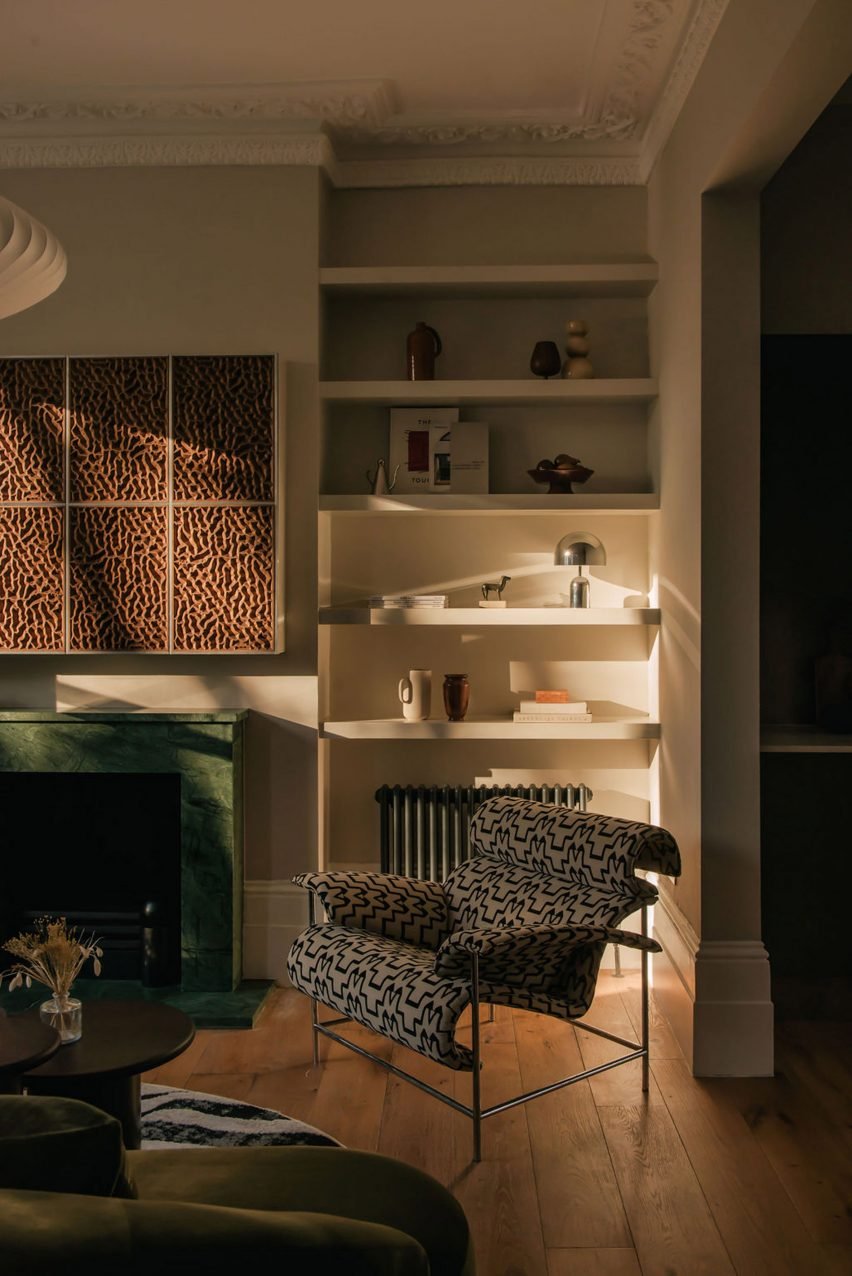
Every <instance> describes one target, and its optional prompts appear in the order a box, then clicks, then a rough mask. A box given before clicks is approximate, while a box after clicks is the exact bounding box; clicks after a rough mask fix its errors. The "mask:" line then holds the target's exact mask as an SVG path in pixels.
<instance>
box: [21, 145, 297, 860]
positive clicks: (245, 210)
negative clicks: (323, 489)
mask: <svg viewBox="0 0 852 1276" xmlns="http://www.w3.org/2000/svg"><path fill="white" fill-rule="evenodd" d="M319 183H320V178H319V175H318V173H317V172H316V170H313V169H294V168H290V169H272V168H263V169H247V168H233V169H231V168H194V169H183V170H181V169H175V168H170V169H102V170H95V169H91V170H83V171H63V170H52V171H42V172H39V171H32V172H29V171H28V172H7V173H4V175H3V192H4V194H5V195H6V196H7V197H8V198H10V199H12V200H14V201H15V202H16V203H19V204H21V205H22V206H23V207H24V208H26V209H28V210H29V211H31V212H32V213H33V214H34V215H35V216H36V217H38V218H40V219H41V220H43V221H44V222H45V223H46V224H47V225H48V226H50V227H51V229H52V230H53V231H54V232H55V233H56V234H57V235H58V237H59V238H60V240H61V241H62V243H63V244H64V246H65V249H66V251H67V254H68V260H69V268H68V277H67V279H66V281H65V283H64V284H63V286H62V287H61V288H60V289H59V291H58V292H57V293H55V294H54V295H53V296H52V297H50V298H49V299H48V300H47V301H45V302H43V303H42V304H41V305H39V306H37V307H34V308H33V309H32V310H29V311H26V312H24V313H23V314H21V315H19V316H15V317H13V318H11V319H7V320H4V321H3V324H2V327H0V354H3V355H40V354H89V355H107V354H128V355H130V354H149V353H152V354H153V353H164V354H179V353H198V354H203V353H227V354H238V353H249V352H271V353H275V354H277V355H278V356H279V359H280V361H281V372H282V385H281V387H280V389H281V395H280V400H281V417H282V425H286V429H285V430H284V442H285V461H286V471H287V484H286V489H287V490H286V498H285V504H284V508H285V520H286V521H285V535H286V552H285V567H286V635H285V638H286V651H285V653H284V654H283V655H280V656H260V657H215V656H207V657H204V656H187V657H172V656H164V657H158V656H147V657H146V656H134V655H127V656H124V655H117V656H90V657H89V656H71V657H69V656H38V657H22V656H6V657H2V658H0V705H2V706H4V707H26V708H53V707H54V706H55V705H56V704H57V703H58V704H60V705H65V704H88V705H89V706H90V707H91V706H93V705H94V704H97V703H99V702H100V701H102V700H105V701H106V702H107V703H109V701H110V700H112V701H119V702H121V701H123V702H125V703H132V704H138V705H151V706H154V707H157V708H161V709H165V708H197V709H201V708H206V707H210V706H223V707H243V706H245V707H249V708H252V709H254V710H256V711H257V712H256V713H254V714H252V717H251V720H250V727H249V739H248V768H247V784H248V794H247V830H246V833H247V849H246V876H247V877H249V878H279V879H281V878H286V877H289V875H290V873H291V872H293V871H295V870H296V869H297V868H300V867H304V866H305V865H308V864H310V863H312V862H313V860H314V858H315V855H316V849H315V847H316V830H315V792H316V780H315V772H316V750H315V739H316V734H315V729H314V727H315V723H316V708H315V706H316V677H315V674H316V654H315V648H316V626H315V617H316V574H315V539H316V515H315V500H314V493H315V491H316V469H317V447H316V433H317V431H316V393H315V383H316V369H317V361H318V301H317V264H318V251H319V250H318V234H319V218H318V200H319Z"/></svg>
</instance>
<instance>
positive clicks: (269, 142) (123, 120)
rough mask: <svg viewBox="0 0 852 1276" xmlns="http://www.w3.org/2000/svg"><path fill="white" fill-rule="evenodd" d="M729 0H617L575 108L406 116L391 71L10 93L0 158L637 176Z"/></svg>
mask: <svg viewBox="0 0 852 1276" xmlns="http://www.w3.org/2000/svg"><path fill="white" fill-rule="evenodd" d="M728 2H729V0H619V4H620V8H619V10H618V12H619V15H620V16H619V28H616V29H621V30H623V35H622V36H620V38H619V40H618V42H616V41H615V40H613V39H611V38H610V37H608V44H607V49H608V54H607V56H606V57H604V56H601V58H599V59H596V60H595V66H594V67H593V68H592V70H591V71H590V79H591V88H590V92H589V93H588V96H587V102H588V105H587V108H586V110H585V113H584V114H582V115H577V116H571V117H569V116H568V115H566V114H564V113H563V114H562V115H559V114H557V113H555V112H549V113H541V112H538V111H536V112H520V113H519V112H517V111H515V112H512V113H509V112H504V113H502V114H494V115H493V116H488V117H483V116H480V115H477V116H474V115H473V114H470V113H462V114H459V115H452V114H450V113H447V112H443V113H440V114H438V113H434V114H431V115H428V116H427V115H421V116H415V115H413V114H406V113H405V112H401V111H400V110H399V103H398V101H397V98H396V92H395V89H394V86H393V85H392V84H391V82H389V81H388V80H384V79H381V80H330V81H314V82H308V83H293V84H284V85H279V84H259V85H245V84H243V85H236V84H235V85H212V86H194V87H192V86H180V87H164V88H156V87H154V88H152V87H150V86H148V87H145V88H139V89H135V88H124V89H116V88H112V89H107V88H104V89H92V90H80V91H77V92H76V93H74V92H68V93H67V94H65V95H64V96H63V97H62V98H61V99H60V98H59V97H50V98H48V97H47V96H45V97H43V98H42V99H40V100H35V101H33V100H29V101H25V100H21V101H16V100H11V95H10V98H9V100H6V101H2V102H0V167H5V168H50V167H57V168H96V167H129V166H145V165H167V166H175V167H176V166H180V165H187V166H196V165H216V164H218V165H229V164H230V165H276V164H281V165H284V164H292V165H313V166H318V167H322V168H325V169H326V170H327V172H328V174H329V176H330V178H331V180H332V181H333V182H335V183H336V184H337V185H340V186H346V187H354V186H359V185H363V186H371V187H378V186H430V185H436V186H448V185H465V184H480V185H497V184H500V185H502V184H506V185H524V184H530V185H545V184H548V185H641V184H644V182H645V181H647V178H648V175H649V174H650V172H651V169H652V167H653V164H654V162H655V160H656V158H657V156H658V154H659V153H660V151H661V149H662V147H663V146H664V145H665V142H666V140H667V139H668V137H669V135H670V133H671V130H672V128H673V127H674V123H675V121H676V119H677V117H678V114H679V112H680V111H681V109H682V107H683V104H684V101H685V100H686V97H687V95H688V93H689V91H690V89H691V88H692V85H693V83H694V81H695V78H696V76H697V74H698V71H699V68H700V66H701V63H702V61H703V59H704V56H705V54H706V53H707V50H708V48H709V45H710V42H711V40H712V38H713V35H714V34H715V31H716V29H717V27H718V25H719V22H720V21H721V19H722V16H723V14H724V12H725V9H726V8H727V5H728ZM611 34H612V33H611V32H610V36H611ZM613 46H615V47H613ZM669 62H670V63H671V69H670V70H669V72H668V75H666V74H665V68H666V65H667V64H668V63H669ZM663 81H665V82H664V83H663ZM658 85H662V87H661V88H660V89H657V87H656V86H658Z"/></svg>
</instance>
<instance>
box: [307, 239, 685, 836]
mask: <svg viewBox="0 0 852 1276" xmlns="http://www.w3.org/2000/svg"><path fill="white" fill-rule="evenodd" d="M656 281H657V267H656V264H655V263H653V262H651V261H632V262H626V263H607V264H604V265H601V264H599V263H598V264H596V263H583V264H572V265H567V266H566V265H557V266H505V267H504V266H497V267H490V266H449V267H432V266H417V265H411V266H405V267H385V266H346V265H340V266H331V267H326V268H324V269H322V270H321V273H320V290H321V293H322V300H323V349H322V357H321V367H320V383H319V397H320V404H321V409H322V448H321V457H322V459H321V467H320V475H319V496H318V532H319V543H320V579H321V581H322V582H323V585H322V591H321V599H320V601H321V603H324V604H327V605H324V606H321V607H320V608H319V611H318V630H319V651H320V659H319V679H318V684H319V685H318V694H319V718H320V731H319V735H320V750H319V769H320V776H321V789H322V797H321V812H320V823H321V826H322V829H323V832H322V833H321V842H322V846H323V850H322V852H321V856H322V857H325V856H327V855H328V853H329V848H330V847H331V845H332V843H333V842H334V840H335V838H336V837H338V838H339V837H340V836H342V835H343V836H346V837H348V838H350V840H352V839H353V838H354V839H355V840H357V839H358V830H359V829H360V830H362V837H361V842H362V843H363V845H364V846H366V845H367V843H368V841H369V830H370V829H372V827H373V823H374V821H373V815H374V812H373V810H372V807H373V805H374V803H373V793H374V791H375V787H376V784H377V783H385V782H388V783H394V782H400V783H402V782H406V783H421V782H424V781H426V780H430V781H432V782H437V781H440V782H441V783H444V782H449V781H452V782H453V783H456V782H460V783H469V782H470V781H471V780H472V778H473V776H475V775H478V774H482V773H483V772H484V771H485V770H487V769H488V768H490V767H499V766H501V765H508V764H510V765H511V766H513V767H514V768H520V769H522V770H528V771H529V772H530V773H531V774H532V772H536V773H538V772H539V771H542V772H543V771H546V770H547V769H549V768H550V769H552V768H554V767H555V768H558V769H560V770H564V771H565V773H566V774H568V773H570V774H571V775H572V776H573V775H574V774H578V775H580V776H581V778H582V775H583V773H584V768H588V769H589V771H590V776H591V779H590V781H589V782H590V783H591V787H593V788H595V787H601V788H602V789H604V788H606V787H607V786H608V785H611V786H613V787H620V786H621V785H625V786H626V787H627V788H628V789H630V792H631V794H632V795H633V796H635V797H637V798H638V797H641V798H642V799H643V800H646V799H650V798H651V797H652V796H653V793H652V791H653V786H654V783H655V778H654V777H655V775H656V769H655V763H654V756H655V753H656V750H657V745H656V742H657V741H658V740H659V738H660V730H661V728H660V723H659V722H658V721H657V720H656V718H657V695H656V668H657V662H658V660H659V649H660V643H659V634H658V629H659V626H660V612H659V610H658V609H657V608H652V607H637V608H631V607H626V606H624V605H623V601H624V599H625V598H626V597H629V596H634V597H635V596H637V595H639V596H640V598H641V596H644V597H645V598H647V595H648V591H649V589H650V585H651V582H650V580H649V578H648V570H647V566H648V544H649V540H650V535H651V528H652V526H653V524H652V523H651V522H650V520H651V519H653V518H654V517H655V514H656V511H658V510H659V508H660V497H659V494H658V492H656V491H654V490H653V489H654V487H655V486H656V482H655V477H654V474H653V472H652V464H651V462H652V458H653V449H652V448H649V442H648V413H649V408H650V407H651V406H652V405H653V403H654V401H655V399H656V396H657V392H658V386H657V382H656V380H655V379H654V378H653V377H651V376H649V375H648V373H649V370H650V356H649V349H648V332H647V300H646V299H647V297H648V296H649V294H650V293H651V291H652V290H653V288H654V286H655V283H656ZM578 318H579V319H581V320H583V321H585V322H586V323H587V324H588V328H589V332H590V334H591V335H590V338H589V340H590V343H591V353H590V358H591V361H592V364H593V367H594V372H595V375H594V377H593V378H589V379H587V380H580V379H570V378H566V379H563V378H562V377H560V376H557V377H555V378H553V379H549V380H544V379H541V378H539V377H535V376H533V375H532V373H531V370H530V357H531V353H532V351H533V348H534V347H535V345H536V344H537V343H538V342H539V341H541V340H544V339H549V340H553V341H554V342H555V343H557V344H560V341H561V342H562V343H564V341H565V336H564V334H565V330H566V329H565V325H566V323H567V321H568V320H572V319H578ZM420 321H423V322H425V323H427V324H428V325H430V326H432V327H434V328H435V330H436V331H437V332H439V333H440V336H441V339H442V342H443V352H442V354H441V356H440V358H439V359H438V361H437V363H436V379H434V380H428V381H408V380H404V379H403V378H404V376H405V366H406V365H405V354H406V334H407V333H409V331H410V330H411V329H413V328H414V327H415V323H417V322H420ZM395 408H396V409H400V411H399V412H398V413H393V411H392V410H393V409H395ZM424 409H425V410H424ZM433 409H434V411H432V410H433ZM406 416H407V417H408V418H410V424H408V425H406V422H405V417H406ZM427 416H428V417H430V418H431V419H430V421H429V422H428V423H427V422H424V420H423V419H422V418H424V417H427ZM456 423H459V424H460V425H462V426H468V425H474V426H479V427H480V428H481V427H487V436H486V437H487V447H486V448H484V449H483V448H482V446H481V443H480V442H479V441H478V440H477V439H476V438H474V437H472V436H473V432H472V431H471V432H470V433H469V435H468V436H467V439H464V438H462V437H461V436H462V431H461V430H459V431H458V432H457V437H456V440H455V441H456V444H457V445H458V443H459V442H460V441H461V442H462V443H470V444H472V445H475V447H476V448H477V449H478V451H474V450H473V446H471V447H468V448H467V452H466V456H468V457H473V460H474V461H475V462H476V463H477V466H476V468H477V473H476V475H475V477H473V476H472V475H471V473H470V472H467V473H465V474H464V477H463V478H462V477H461V475H462V473H463V470H462V466H461V465H460V464H456V467H455V475H454V470H453V464H454V460H455V461H458V458H457V457H455V458H454V456H453V448H452V444H453V437H452V426H453V425H455V424H456ZM427 424H428V425H429V427H430V429H431V428H432V426H433V425H434V426H435V427H436V428H437V427H438V426H441V425H443V426H444V427H445V433H447V434H448V435H449V438H448V439H443V438H441V439H440V442H441V443H442V444H443V443H449V444H450V447H449V452H450V457H449V484H447V483H446V478H447V475H446V463H445V462H446V458H445V457H444V455H443V453H444V452H446V451H447V450H448V449H447V448H446V447H438V446H437V441H433V439H432V438H431V435H430V438H429V449H428V463H427V464H426V465H420V464H416V463H413V462H412V460H411V458H412V456H416V460H417V461H421V460H422V457H421V456H420V455H419V453H417V454H415V453H413V452H412V449H411V447H410V446H408V441H407V443H406V450H405V454H404V455H402V456H401V455H400V449H399V431H400V430H402V429H414V430H417V431H423V430H424V429H425V428H426V425H427ZM417 442H418V443H419V440H418V441H417ZM560 453H565V454H569V455H571V456H574V457H579V458H580V465H581V466H582V467H588V469H590V470H592V471H593V474H592V475H591V476H590V478H589V480H588V483H586V484H585V485H583V486H582V487H581V486H579V485H578V484H577V482H576V481H575V485H574V492H573V493H572V494H568V493H560V492H554V493H549V492H548V491H547V487H548V483H547V482H544V483H538V482H537V477H538V475H537V474H535V475H533V474H531V473H530V471H531V470H535V471H538V470H539V468H540V459H541V458H546V457H547V458H554V461H555V458H556V456H557V455H559V454H560ZM439 454H440V460H441V463H442V465H443V468H441V465H439V464H438V463H437V462H438V457H439ZM483 454H484V456H483ZM379 458H381V459H382V460H383V463H384V468H385V471H386V474H387V478H388V481H389V482H390V481H392V479H393V475H394V470H395V468H396V463H397V462H400V463H401V464H400V470H399V472H398V479H397V486H396V489H395V490H394V491H392V492H385V493H379V494H375V495H374V494H372V493H370V492H369V490H368V483H369V482H372V481H373V478H374V476H375V474H376V473H377V462H378V459H379ZM482 459H484V465H483V464H482V463H481V461H482ZM405 465H408V467H409V474H408V475H407V476H404V466H405ZM472 468H473V467H472V466H469V467H468V469H469V470H470V469H472ZM421 470H422V475H421ZM365 471H369V475H367V476H366V477H365ZM415 471H416V474H415ZM454 477H455V479H456V482H457V485H458V486H456V487H455V488H454V486H453V479H454ZM406 478H407V482H406ZM418 480H421V481H422V486H421V485H420V482H419V481H418ZM478 483H479V484H481V486H480V487H479V490H476V488H477V485H478ZM462 484H464V486H465V487H466V488H467V489H468V490H458V489H459V488H460V487H461V486H462ZM554 486H555V484H554ZM403 487H407V488H409V489H410V490H403ZM424 488H425V489H426V490H424ZM589 488H591V490H588V489H589ZM595 488H597V489H598V490H595ZM429 489H431V490H429ZM471 489H473V490H471ZM402 514H408V515H411V516H413V517H410V518H404V519H402V520H401V521H400V520H399V518H396V521H395V523H394V524H393V525H389V524H388V522H387V518H388V516H390V515H393V516H398V515H402ZM418 514H419V515H421V516H422V517H421V518H420V519H418V518H417V515H418ZM468 515H471V516H472V517H471V518H470V519H469V521H468V522H467V523H466V522H465V517H466V516H468ZM376 516H378V517H376ZM482 516H487V519H486V520H485V521H483V519H482ZM628 516H629V520H630V521H629V522H625V518H627V517H628ZM637 519H638V520H639V521H638V522H637V521H636V520H637ZM572 529H588V530H590V531H592V532H594V533H596V534H598V535H599V536H600V538H601V540H602V541H603V542H604V543H605V545H606V547H607V551H608V554H609V557H610V563H611V568H610V569H608V570H607V571H604V572H602V574H601V575H600V576H599V577H597V578H595V579H594V580H593V583H592V597H593V601H597V602H598V603H599V604H600V605H599V606H597V607H592V608H589V609H571V608H568V607H560V606H556V605H553V604H554V603H555V602H556V601H557V600H558V599H559V597H560V594H561V592H562V591H563V589H564V588H565V587H567V586H566V584H565V581H566V580H567V577H566V578H565V580H563V579H562V578H560V577H558V573H557V574H555V573H554V562H553V553H554V546H555V545H556V544H557V542H558V541H559V540H560V539H561V538H562V537H563V536H564V535H565V533H566V532H568V531H571V530H572ZM503 574H505V575H508V576H512V577H514V581H513V584H511V585H510V586H509V587H508V591H507V593H508V597H507V602H508V606H507V607H506V608H480V607H478V606H477V602H478V600H479V598H480V597H481V594H480V589H481V585H482V583H483V582H485V581H497V580H499V579H500V578H501V576H502V575H503ZM435 590H440V591H443V592H446V593H449V594H450V595H451V599H453V598H455V599H457V600H458V602H459V604H464V605H458V606H450V607H446V608H434V609H427V608H419V609H409V608H378V607H372V608H371V607H369V606H367V605H366V601H367V599H368V597H369V596H370V595H378V594H380V593H382V592H384V593H387V592H393V593H400V594H401V593H406V592H414V591H435ZM543 603H547V604H550V605H546V606H544V605H542V604H543ZM520 665H527V666H528V667H529V674H528V677H529V680H528V681H527V680H526V677H527V674H526V673H520V672H519V671H518V667H519V666H520ZM415 668H417V669H429V670H431V671H432V695H431V716H430V717H429V719H427V720H426V721H424V722H408V721H405V720H404V719H403V718H402V717H401V716H400V717H391V716H385V715H392V714H397V713H399V714H401V707H400V705H399V703H398V700H397V683H398V680H399V679H400V678H401V677H404V676H405V674H406V672H407V671H408V672H410V670H411V669H415ZM453 669H469V670H470V671H471V674H470V677H471V709H472V712H469V713H468V715H467V717H466V718H465V720H464V721H463V722H449V721H446V720H444V719H443V717H442V708H441V688H440V679H441V676H442V672H441V671H445V670H453ZM536 686H539V687H541V686H544V687H551V686H559V687H568V688H570V689H571V690H572V691H573V692H575V693H576V694H577V695H578V696H588V697H589V700H590V704H591V706H592V708H598V709H600V711H601V712H600V713H599V714H598V713H593V714H592V721H567V720H564V719H565V718H570V717H571V714H563V715H562V716H560V717H557V714H556V713H552V714H548V720H541V717H540V716H536V717H535V718H534V719H533V720H532V721H515V720H514V713H515V712H520V710H519V707H518V706H519V697H520V696H523V695H524V694H530V693H529V691H528V690H527V691H526V692H524V690H522V689H523V688H527V689H528V688H530V687H536ZM509 691H511V693H512V694H511V695H509V694H507V692H509ZM551 718H556V719H557V720H555V721H553V720H549V719H551ZM401 741H410V742H412V747H411V748H410V749H401V748H399V743H400V742H401ZM450 744H452V747H450ZM530 782H532V780H531V781H530Z"/></svg>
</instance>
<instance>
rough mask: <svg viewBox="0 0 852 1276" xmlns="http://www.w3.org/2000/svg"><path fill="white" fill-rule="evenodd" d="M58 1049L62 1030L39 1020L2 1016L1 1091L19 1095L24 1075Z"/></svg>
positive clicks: (0, 1030) (19, 1016)
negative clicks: (49, 1026) (50, 1026)
mask: <svg viewBox="0 0 852 1276" xmlns="http://www.w3.org/2000/svg"><path fill="white" fill-rule="evenodd" d="M58 1049H59V1033H58V1032H56V1031H55V1029H53V1028H48V1026H47V1024H43V1023H42V1022H41V1020H40V1019H35V1020H32V1019H30V1018H29V1017H28V1016H23V1015H3V1016H2V1017H0V1094H20V1093H21V1076H22V1074H23V1073H25V1072H28V1071H29V1069H30V1068H35V1067H37V1066H38V1065H39V1064H40V1063H44V1062H46V1060H48V1059H49V1058H50V1057H51V1055H54V1054H56V1051H57V1050H58Z"/></svg>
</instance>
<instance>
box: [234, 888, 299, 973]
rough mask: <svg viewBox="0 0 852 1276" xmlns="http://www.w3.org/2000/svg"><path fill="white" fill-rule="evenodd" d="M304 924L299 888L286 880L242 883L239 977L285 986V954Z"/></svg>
mask: <svg viewBox="0 0 852 1276" xmlns="http://www.w3.org/2000/svg"><path fill="white" fill-rule="evenodd" d="M307 924H308V905H307V896H306V894H305V892H304V891H303V890H302V888H301V887H300V886H294V885H293V883H292V882H290V881H287V880H286V879H285V880H283V881H250V882H245V883H244V886H243V977H244V978H245V979H274V980H276V982H277V983H279V984H283V985H285V986H289V984H290V981H289V979H288V978H287V953H288V952H289V951H290V945H291V944H292V942H293V940H294V939H295V938H296V936H297V935H298V934H299V932H300V931H302V930H304V928H305V926H306V925H307Z"/></svg>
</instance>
